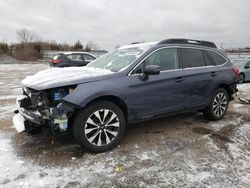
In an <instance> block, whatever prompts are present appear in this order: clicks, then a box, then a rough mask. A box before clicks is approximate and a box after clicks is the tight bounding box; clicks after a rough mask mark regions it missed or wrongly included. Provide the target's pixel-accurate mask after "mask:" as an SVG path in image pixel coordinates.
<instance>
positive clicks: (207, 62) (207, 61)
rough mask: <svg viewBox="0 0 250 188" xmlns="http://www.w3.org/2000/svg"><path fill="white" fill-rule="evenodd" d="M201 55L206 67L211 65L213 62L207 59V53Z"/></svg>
mask: <svg viewBox="0 0 250 188" xmlns="http://www.w3.org/2000/svg"><path fill="white" fill-rule="evenodd" d="M203 55H204V59H205V62H206V65H207V66H210V65H213V62H212V61H211V59H210V58H209V57H208V55H207V53H205V52H204V51H203Z"/></svg>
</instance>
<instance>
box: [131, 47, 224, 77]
mask: <svg viewBox="0 0 250 188" xmlns="http://www.w3.org/2000/svg"><path fill="white" fill-rule="evenodd" d="M166 48H192V49H197V50H205V51H206V50H209V51H212V52H215V53H217V54H219V55H220V56H221V57H222V58H223V59H225V63H223V64H221V65H206V66H201V67H188V68H179V69H171V70H164V71H160V72H172V71H178V70H185V69H188V70H189V69H201V68H208V67H220V66H224V65H225V64H227V63H228V60H227V59H226V58H225V57H224V56H223V55H221V54H220V53H218V52H217V51H216V50H212V49H206V48H202V47H188V46H166V47H161V48H158V49H155V50H154V51H152V52H151V53H150V54H148V55H147V56H146V57H145V58H143V59H142V60H141V61H140V62H139V63H138V64H137V65H135V66H134V68H133V69H131V71H129V73H128V76H137V75H141V73H137V74H132V72H133V71H134V70H135V69H136V68H137V67H138V66H139V65H141V64H142V63H143V61H144V60H145V59H147V58H148V57H149V56H150V55H152V54H153V53H155V52H157V51H159V50H162V49H166ZM179 63H180V62H179Z"/></svg>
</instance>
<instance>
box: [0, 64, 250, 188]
mask: <svg viewBox="0 0 250 188" xmlns="http://www.w3.org/2000/svg"><path fill="white" fill-rule="evenodd" d="M46 68H48V66H47V65H45V64H22V65H21V64H13V65H0V78H1V79H0V169H1V173H0V187H250V139H249V138H250V115H249V114H250V105H243V104H240V103H238V102H237V99H236V100H235V101H234V102H232V103H231V104H230V108H229V111H228V113H227V115H226V116H225V118H224V119H223V120H221V121H217V122H209V121H208V120H207V119H206V118H204V117H203V116H202V114H201V113H188V114H183V115H179V116H174V117H168V118H164V119H159V120H154V121H149V122H146V123H140V124H135V125H131V126H129V127H128V128H127V131H126V135H125V138H124V139H123V141H122V144H121V145H120V146H118V147H117V148H115V149H113V150H112V151H109V152H106V153H101V154H91V153H87V152H86V151H84V150H83V149H81V148H80V147H79V146H78V145H77V144H76V143H75V141H74V139H72V138H71V137H70V136H69V135H65V136H58V137H56V139H55V143H54V144H52V143H51V140H50V138H32V137H29V136H27V135H25V134H19V135H18V134H17V133H16V132H15V130H14V129H13V127H12V115H13V110H14V108H15V107H14V106H15V98H16V96H17V95H18V94H20V93H21V89H20V87H21V86H20V81H21V79H22V78H24V77H25V76H27V75H30V74H32V73H35V72H37V71H38V70H42V69H46ZM238 88H239V90H240V91H239V95H240V96H242V97H245V98H246V97H248V98H250V83H245V84H241V85H239V86H238Z"/></svg>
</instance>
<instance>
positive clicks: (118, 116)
mask: <svg viewBox="0 0 250 188" xmlns="http://www.w3.org/2000/svg"><path fill="white" fill-rule="evenodd" d="M125 124H126V123H125V118H124V115H123V112H122V110H121V109H120V108H119V107H118V106H116V105H115V104H114V103H112V102H109V101H97V102H95V103H93V104H92V105H90V106H88V107H87V108H86V109H83V110H81V111H79V112H78V113H77V114H76V117H75V119H74V123H73V134H74V137H75V138H76V140H77V141H78V142H79V143H80V144H81V146H82V147H84V148H86V149H87V150H88V151H92V152H104V151H108V150H110V149H112V148H113V147H115V146H116V145H118V144H119V142H120V141H121V139H122V137H123V134H124V132H125Z"/></svg>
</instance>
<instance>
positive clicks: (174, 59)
mask: <svg viewBox="0 0 250 188" xmlns="http://www.w3.org/2000/svg"><path fill="white" fill-rule="evenodd" d="M147 65H158V66H160V69H161V71H165V70H174V69H179V68H180V67H179V61H178V52H177V49H176V48H164V49H160V50H158V51H156V52H154V53H153V54H151V55H150V56H149V57H147V58H146V59H145V60H144V61H143V62H142V63H141V64H140V65H139V66H138V67H137V68H136V69H135V70H134V71H133V73H132V74H140V73H143V70H144V68H145V67H146V66H147Z"/></svg>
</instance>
